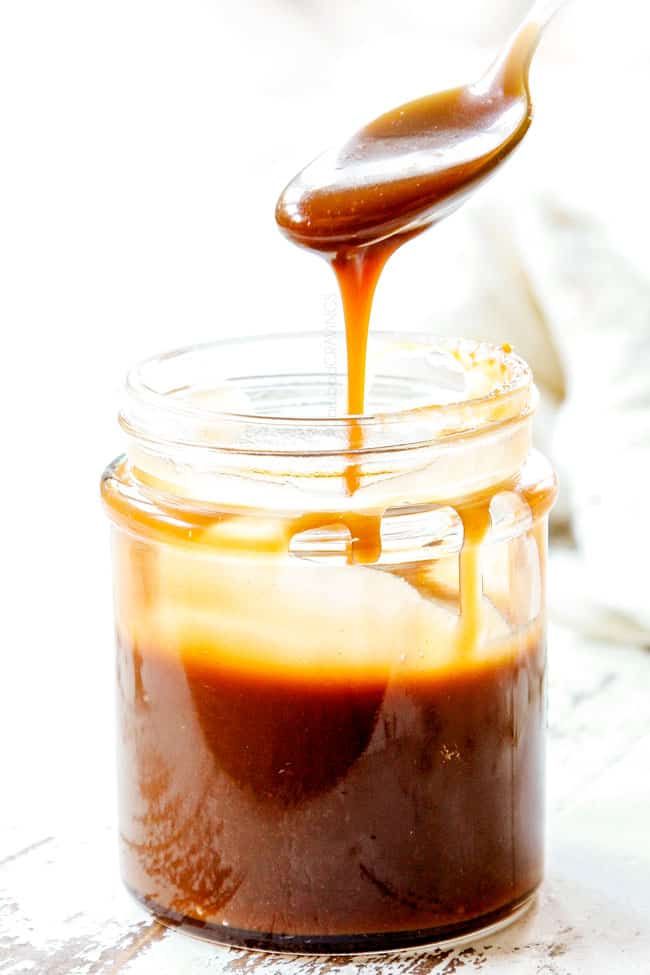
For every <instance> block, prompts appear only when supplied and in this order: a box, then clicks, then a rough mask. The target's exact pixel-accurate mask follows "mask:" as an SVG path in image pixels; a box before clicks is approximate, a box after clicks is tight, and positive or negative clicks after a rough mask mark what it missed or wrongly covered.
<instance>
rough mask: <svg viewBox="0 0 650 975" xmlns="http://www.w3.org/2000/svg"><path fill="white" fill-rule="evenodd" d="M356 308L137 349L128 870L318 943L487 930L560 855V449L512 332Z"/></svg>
mask: <svg viewBox="0 0 650 975" xmlns="http://www.w3.org/2000/svg"><path fill="white" fill-rule="evenodd" d="M368 368H369V381H368V403H369V408H368V415H366V416H364V417H362V418H356V419H350V418H347V417H344V416H342V415H341V413H342V411H343V407H342V404H343V403H344V400H345V349H344V345H343V342H342V340H340V338H339V337H338V336H337V335H335V334H333V333H315V334H314V333H311V334H305V335H301V336H274V337H268V338H260V339H246V340H239V341H237V340H233V341H231V342H224V343H216V344H214V345H208V346H203V347H196V348H190V349H186V350H181V351H180V352H175V353H171V354H169V355H165V356H161V357H158V358H155V359H151V360H149V361H147V362H145V363H144V364H142V365H140V366H139V367H137V368H136V369H135V370H134V371H133V372H132V373H131V375H130V376H129V379H128V381H127V387H126V394H125V400H124V404H123V409H122V413H121V423H122V426H123V428H124V430H125V431H126V434H127V437H128V446H127V453H126V455H125V456H124V457H121V458H118V459H117V460H116V461H115V462H114V463H113V464H111V465H110V466H109V468H108V469H107V470H106V472H105V474H104V478H103V482H102V491H103V498H104V501H105V505H106V508H107V511H108V514H109V516H110V518H111V521H112V523H113V541H114V571H115V594H116V622H117V645H118V670H117V673H118V707H119V721H118V729H119V779H120V781H119V795H120V843H121V855H122V872H123V877H124V880H125V883H126V884H127V886H128V887H129V889H130V890H131V891H132V892H133V894H134V895H135V896H136V897H137V898H138V899H139V900H140V901H141V902H143V903H144V904H145V905H146V906H147V907H148V908H149V909H150V910H151V911H152V912H153V913H154V914H155V915H157V916H158V917H159V918H161V919H162V920H164V921H166V922H167V923H171V924H176V925H180V926H183V927H185V928H187V929H188V930H192V931H194V932H195V933H197V934H200V935H201V936H203V937H207V938H212V939H214V940H215V941H219V942H225V943H230V944H237V945H245V946H248V947H256V948H266V949H269V950H276V951H278V950H280V951H296V952H319V953H322V952H334V953H337V954H341V953H346V952H363V951H378V950H388V949H390V950H393V949H396V948H402V947H408V946H413V945H419V944H429V943H445V942H454V943H458V942H459V941H461V940H465V939H468V938H470V937H476V935H477V934H478V933H487V932H488V931H492V930H494V929H495V928H496V927H499V926H501V925H503V924H505V923H507V922H508V921H510V920H512V919H513V918H514V917H515V916H518V914H519V913H520V912H521V911H522V910H524V909H525V907H526V906H527V904H528V903H530V900H531V898H532V896H533V894H534V892H535V890H536V888H537V887H538V885H539V883H540V881H541V878H542V869H543V770H544V723H545V678H544V673H545V649H544V576H545V564H546V534H547V516H548V511H549V509H550V506H551V504H552V502H553V500H554V497H555V491H556V487H555V478H554V475H553V472H552V470H551V468H550V466H549V464H548V462H547V461H546V460H545V459H544V458H543V457H541V456H540V455H539V454H538V453H537V452H536V451H534V450H531V424H532V416H533V412H534V407H535V401H536V391H535V389H534V386H533V385H532V378H531V375H530V372H529V370H528V367H527V366H526V365H525V363H523V362H522V361H521V360H520V359H519V358H518V357H516V356H515V355H514V354H512V353H511V352H510V350H509V349H507V348H499V349H497V348H492V347H489V346H484V345H477V344H476V343H470V342H462V341H459V342H456V343H448V342H447V343H442V342H436V341H430V340H428V339H427V338H425V337H423V336H414V335H406V336H405V335H392V334H388V333H384V334H382V333H378V334H373V336H372V338H371V343H370V360H369V364H368Z"/></svg>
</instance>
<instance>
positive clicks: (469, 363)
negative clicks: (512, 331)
mask: <svg viewBox="0 0 650 975" xmlns="http://www.w3.org/2000/svg"><path fill="white" fill-rule="evenodd" d="M345 381H346V357H345V340H344V336H343V335H342V334H341V333H339V332H336V331H334V330H323V331H319V332H302V333H280V334H272V335H258V336H246V337H239V338H232V339H226V340H223V341H218V342H210V343H205V344H202V345H193V346H187V347H185V348H180V349H176V350H173V351H170V352H167V353H163V354H162V355H157V356H153V357H151V358H148V359H145V360H144V361H142V362H140V363H139V364H138V365H136V366H135V367H134V368H133V369H132V370H131V371H130V372H129V373H128V375H127V379H126V384H125V391H124V398H123V402H122V406H121V410H120V415H119V419H120V423H121V425H122V427H123V429H124V430H125V431H126V433H127V434H128V435H129V436H130V437H132V438H136V439H137V440H142V441H147V442H151V443H160V444H168V445H177V446H179V447H191V448H205V449H206V450H217V451H229V452H235V453H246V454H256V453H261V454H270V455H275V454H283V455H298V456H305V455H309V456H314V455H319V456H322V455H332V454H340V453H345V454H346V455H347V456H349V455H350V454H365V453H368V452H369V451H375V450H382V451H385V450H392V449H405V448H409V447H418V448H419V447H422V446H426V445H433V444H436V443H442V442H446V441H448V440H451V439H454V438H458V437H467V436H473V435H476V434H479V433H481V432H483V431H487V430H488V429H493V428H494V427H495V426H500V425H502V424H504V423H508V422H510V421H514V420H517V419H524V418H525V417H528V416H530V414H531V413H532V412H533V411H534V409H535V405H536V401H537V393H536V390H535V387H534V385H533V379H532V374H531V371H530V368H529V367H528V365H527V364H526V363H525V362H524V360H523V359H521V358H520V357H519V356H518V355H516V354H515V353H514V352H512V350H511V349H510V348H509V346H495V345H491V344H488V343H483V342H476V341H472V340H468V339H439V338H432V337H431V336H429V335H427V334H426V333H413V332H411V333H402V332H400V333H397V332H385V331H384V332H381V331H377V332H371V334H370V341H369V347H368V376H367V406H368V411H367V412H366V413H364V414H362V415H359V416H348V415H346V414H345V393H346V385H345ZM352 426H354V428H355V431H356V436H355V437H354V438H353V441H352V440H351V437H350V430H351V427H352Z"/></svg>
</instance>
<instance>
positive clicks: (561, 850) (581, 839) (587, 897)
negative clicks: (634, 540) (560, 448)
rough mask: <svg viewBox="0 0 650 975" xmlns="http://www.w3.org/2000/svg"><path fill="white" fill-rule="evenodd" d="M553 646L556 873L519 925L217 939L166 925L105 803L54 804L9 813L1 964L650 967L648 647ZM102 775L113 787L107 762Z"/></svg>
mask: <svg viewBox="0 0 650 975" xmlns="http://www.w3.org/2000/svg"><path fill="white" fill-rule="evenodd" d="M549 643H550V673H551V679H550V685H551V686H550V708H549V785H548V795H549V864H548V870H547V880H546V882H545V884H544V887H543V890H542V892H541V894H540V896H539V899H538V902H537V904H536V906H535V907H534V908H533V909H532V910H531V911H530V912H529V913H528V914H527V915H526V916H525V917H524V918H522V919H521V920H520V921H519V922H517V924H515V925H514V926H513V927H511V928H510V929H509V930H507V931H505V932H503V933H502V934H500V935H498V936H494V937H493V938H491V939H489V940H488V941H487V942H486V943H480V942H479V943H476V944H474V945H472V946H470V947H464V948H460V949H456V950H448V949H442V950H433V951H425V952H422V951H420V952H412V953H404V954H396V955H392V956H383V957H379V956H375V957H364V958H354V959H350V958H329V959H323V958H307V957H297V958H290V957H280V956H274V955H263V954H258V953H253V952H244V951H237V950H232V949H226V948H219V947H215V946H214V945H210V944H208V943H203V942H200V941H197V940H193V939H190V938H188V937H186V936H184V935H182V934H179V933H178V932H175V931H172V930H167V929H165V928H163V927H161V926H160V925H158V924H157V923H156V922H154V921H152V920H151V919H150V918H149V917H148V916H147V915H145V914H144V913H143V912H142V911H141V909H140V908H139V907H138V906H137V905H136V904H135V903H133V902H132V901H131V899H130V898H129V897H128V896H127V895H126V893H125V892H124V891H123V890H122V888H121V885H120V883H119V879H118V876H117V857H116V841H115V827H114V817H113V815H112V808H109V809H108V810H106V804H105V802H104V801H102V802H101V803H98V804H97V806H98V807H100V808H101V809H102V810H103V813H102V815H98V814H97V812H96V810H95V812H92V813H89V812H88V808H87V807H82V809H83V812H84V815H80V816H79V817H75V816H74V815H73V814H72V813H71V814H70V815H69V816H68V817H67V819H65V820H64V821H63V822H59V821H57V822H54V823H52V822H50V819H51V817H48V810H47V808H46V807H45V808H38V809H33V810H32V814H31V815H30V816H27V815H26V816H25V818H24V820H23V821H22V822H15V821H14V822H4V823H3V830H2V843H1V845H0V973H1V975H23V973H37V975H108V973H116V972H119V973H123V975H190V973H192V975H195V973H197V975H201V973H226V975H258V973H259V975H329V973H332V975H334V973H336V975H360V973H361V972H362V971H363V972H364V975H383V973H386V972H390V973H391V975H454V973H463V975H471V973H472V972H480V973H481V975H493V973H500V975H501V973H502V975H601V973H602V975H612V973H616V975H618V973H622V975H627V973H629V975H637V973H638V975H648V972H649V971H650V884H648V878H649V877H650V840H649V838H648V837H649V832H650V831H649V828H648V822H650V782H649V781H648V779H649V777H648V774H647V770H648V768H650V709H648V707H647V701H648V695H649V694H650V654H648V652H647V651H644V650H642V649H637V648H628V647H621V646H616V647H613V646H609V645H605V644H601V643H595V642H590V641H587V640H584V639H581V638H579V637H577V636H576V635H575V634H573V633H571V632H570V631H568V630H564V629H560V628H559V627H552V628H551V633H550V640H549ZM109 771H110V772H111V773H112V769H111V770H109ZM88 775H89V776H90V777H89V778H88V779H86V780H84V788H85V789H93V787H94V784H93V781H92V776H91V775H90V773H88ZM92 775H96V776H97V777H98V781H97V784H96V789H97V792H98V794H99V795H100V796H101V797H102V799H103V796H104V791H103V790H105V780H106V776H107V770H106V769H102V770H101V772H100V771H99V770H98V769H93V770H92ZM100 777H101V782H100V781H99V779H100ZM91 808H92V807H91ZM48 823H49V824H50V825H51V826H52V828H51V829H47V828H44V827H47V825H48ZM30 831H31V833H32V835H31V836H30V835H28V833H30Z"/></svg>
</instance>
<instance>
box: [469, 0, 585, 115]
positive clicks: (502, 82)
mask: <svg viewBox="0 0 650 975" xmlns="http://www.w3.org/2000/svg"><path fill="white" fill-rule="evenodd" d="M566 2H567V0H536V2H535V3H534V4H533V5H532V7H531V8H530V10H529V11H528V13H527V14H526V16H525V17H524V19H523V20H522V22H521V23H520V25H519V27H517V29H516V30H515V32H514V33H513V34H512V36H511V37H510V39H509V40H508V41H507V42H506V44H505V45H504V47H503V50H502V51H501V53H500V54H499V56H498V57H497V59H496V61H495V62H494V64H493V65H492V67H491V68H490V70H489V71H488V74H487V76H486V80H487V81H488V83H489V86H490V87H491V88H493V87H495V85H496V84H497V83H498V84H499V87H501V89H502V91H503V93H504V94H506V95H512V96H517V95H521V93H522V89H523V90H525V91H526V93H527V92H528V71H529V68H530V63H531V61H532V59H533V55H534V53H535V51H536V50H537V45H538V44H539V42H540V39H541V36H542V34H543V32H544V29H545V28H546V26H547V25H548V24H549V23H550V21H551V20H552V19H553V17H554V16H555V14H556V13H557V12H558V10H559V9H560V7H563V6H564V4H565V3H566Z"/></svg>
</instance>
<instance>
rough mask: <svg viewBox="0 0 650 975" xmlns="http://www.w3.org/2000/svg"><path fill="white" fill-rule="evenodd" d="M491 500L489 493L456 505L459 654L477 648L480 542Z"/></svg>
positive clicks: (479, 612) (479, 609)
mask: <svg viewBox="0 0 650 975" xmlns="http://www.w3.org/2000/svg"><path fill="white" fill-rule="evenodd" d="M491 500H492V495H489V496H488V497H482V498H479V499H478V500H476V501H473V502H470V503H469V504H466V505H458V506H457V507H456V512H457V514H458V517H459V518H460V520H461V522H462V525H463V543H462V547H461V550H460V556H459V574H460V628H459V631H458V649H459V651H460V653H462V654H471V653H472V652H473V651H474V650H475V649H476V647H477V645H478V641H479V637H480V634H481V630H482V617H481V612H482V604H483V580H482V576H481V546H482V543H483V540H484V538H485V536H486V534H487V531H488V529H489V527H490V501H491Z"/></svg>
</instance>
